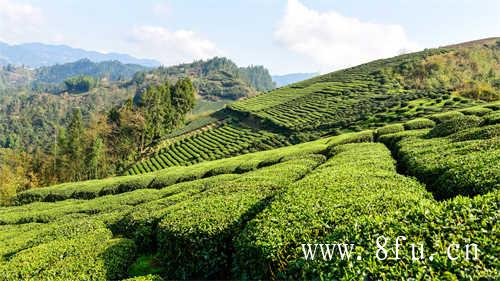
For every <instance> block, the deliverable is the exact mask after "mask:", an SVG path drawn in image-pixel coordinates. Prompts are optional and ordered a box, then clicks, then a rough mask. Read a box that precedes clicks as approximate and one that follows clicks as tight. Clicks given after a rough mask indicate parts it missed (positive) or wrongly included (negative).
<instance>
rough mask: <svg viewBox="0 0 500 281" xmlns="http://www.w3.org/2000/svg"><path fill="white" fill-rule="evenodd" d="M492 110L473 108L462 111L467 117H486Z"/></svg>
mask: <svg viewBox="0 0 500 281" xmlns="http://www.w3.org/2000/svg"><path fill="white" fill-rule="evenodd" d="M491 111H492V110H491V109H489V108H485V107H471V108H465V109H462V110H460V112H462V113H463V114H465V115H476V116H484V115H486V114H488V113H490V112H491Z"/></svg>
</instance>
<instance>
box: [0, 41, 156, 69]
mask: <svg viewBox="0 0 500 281" xmlns="http://www.w3.org/2000/svg"><path fill="white" fill-rule="evenodd" d="M84 58H87V59H90V60H91V61H94V62H101V61H114V60H116V61H120V62H122V63H125V64H138V65H144V66H147V67H156V66H159V65H160V63H159V62H157V61H155V60H149V59H137V58H134V57H132V56H130V55H126V54H117V53H108V54H104V53H99V52H94V51H87V50H83V49H77V48H72V47H69V46H65V45H48V44H42V43H26V44H19V45H9V44H6V43H2V42H0V65H7V64H13V65H16V66H21V65H25V66H29V67H31V68H37V67H42V66H51V65H54V64H64V63H68V62H74V61H77V60H80V59H84Z"/></svg>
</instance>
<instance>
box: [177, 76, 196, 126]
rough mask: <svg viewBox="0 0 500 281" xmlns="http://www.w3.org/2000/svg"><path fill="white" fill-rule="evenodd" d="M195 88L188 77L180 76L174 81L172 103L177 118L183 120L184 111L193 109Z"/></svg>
mask: <svg viewBox="0 0 500 281" xmlns="http://www.w3.org/2000/svg"><path fill="white" fill-rule="evenodd" d="M195 93H196V90H195V88H194V86H193V83H192V82H191V80H190V79H189V78H182V79H180V80H179V81H177V83H175V85H174V87H173V91H172V105H173V106H174V109H175V111H176V113H177V120H178V121H183V118H184V116H185V114H186V113H188V112H189V111H190V110H191V109H193V107H194V104H195V96H194V95H195Z"/></svg>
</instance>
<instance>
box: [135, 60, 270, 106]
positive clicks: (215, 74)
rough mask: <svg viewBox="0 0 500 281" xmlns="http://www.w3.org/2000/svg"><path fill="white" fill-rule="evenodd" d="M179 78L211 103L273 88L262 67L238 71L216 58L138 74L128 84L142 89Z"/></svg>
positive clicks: (162, 67)
mask: <svg viewBox="0 0 500 281" xmlns="http://www.w3.org/2000/svg"><path fill="white" fill-rule="evenodd" d="M181 77H190V78H191V80H192V81H193V83H194V85H195V87H196V88H197V90H198V94H199V95H200V96H201V97H202V98H203V99H205V100H211V101H216V100H220V99H230V100H237V99H240V98H244V97H250V96H254V95H256V94H257V92H258V91H262V92H264V91H268V90H271V89H273V88H274V87H275V85H274V83H273V81H272V79H271V75H270V74H269V71H268V70H267V69H266V68H264V67H263V66H248V67H238V66H237V65H236V64H235V63H234V62H232V61H231V60H229V59H227V58H220V57H215V58H212V59H209V60H200V61H195V62H192V63H186V64H180V65H176V66H169V67H164V66H160V67H158V68H155V69H153V70H149V71H145V72H138V73H136V75H134V78H133V79H132V82H133V83H134V84H136V85H138V86H139V87H144V86H147V85H149V84H158V83H164V82H165V81H170V82H175V81H176V80H177V79H179V78H181Z"/></svg>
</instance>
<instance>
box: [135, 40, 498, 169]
mask: <svg viewBox="0 0 500 281" xmlns="http://www.w3.org/2000/svg"><path fill="white" fill-rule="evenodd" d="M498 41H500V39H497V40H492V39H490V40H489V41H487V42H489V44H485V43H484V41H480V43H478V44H467V45H463V47H460V48H438V49H428V50H425V51H422V52H418V53H412V54H406V55H402V56H398V57H394V58H390V59H384V60H378V61H374V62H370V63H367V64H363V65H360V66H356V67H352V68H349V69H345V70H340V71H336V72H332V73H329V74H325V75H322V76H318V77H315V78H312V79H309V80H305V81H302V82H299V83H295V84H292V85H290V86H287V87H282V88H279V89H276V90H273V91H270V92H266V93H263V94H261V95H258V96H256V97H254V98H249V99H243V100H240V101H237V102H235V103H232V104H229V105H228V106H227V107H226V108H225V109H223V110H222V111H220V112H217V113H215V114H213V115H212V119H211V120H216V121H214V122H213V123H212V124H207V123H205V122H203V121H201V122H199V124H200V125H199V127H198V128H196V127H194V126H192V127H190V130H189V132H186V133H187V134H183V133H184V132H185V131H184V132H183V131H181V133H180V135H178V136H175V138H172V139H168V138H166V139H164V141H163V142H160V143H158V144H157V145H156V146H153V147H151V149H149V150H148V151H147V152H146V153H145V154H144V155H143V157H142V159H144V160H143V161H142V162H140V163H138V164H137V166H136V167H131V170H129V173H137V172H138V171H140V167H143V168H144V167H147V168H144V169H145V171H150V170H156V169H159V168H165V167H170V166H176V165H186V164H190V163H197V162H200V161H206V160H213V159H220V158H224V157H228V156H235V155H239V154H244V153H248V152H251V151H258V150H263V149H270V148H273V147H274V148H275V147H280V146H282V145H287V144H288V143H300V142H303V141H307V140H313V139H317V138H319V137H325V136H330V135H337V134H340V133H343V132H351V131H360V130H364V129H370V128H376V127H380V126H383V125H385V124H389V123H393V122H401V121H406V120H409V119H413V118H417V117H422V116H428V115H431V114H434V113H439V112H443V111H449V110H456V109H460V108H464V107H469V106H473V105H478V104H482V103H484V102H487V101H495V100H499V99H500V83H499V81H500V47H499V45H498V44H497V42H498ZM204 120H210V119H204ZM227 126H229V127H231V128H237V129H236V131H237V132H244V131H245V130H250V131H252V132H253V135H240V134H238V133H236V134H233V135H232V137H236V136H238V135H239V138H238V140H241V143H240V142H233V138H232V137H229V136H228V135H227V133H225V132H226V129H225V128H226V127H227ZM262 136H266V137H265V138H264V139H265V141H264V140H263V139H262ZM165 159H168V160H165Z"/></svg>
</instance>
